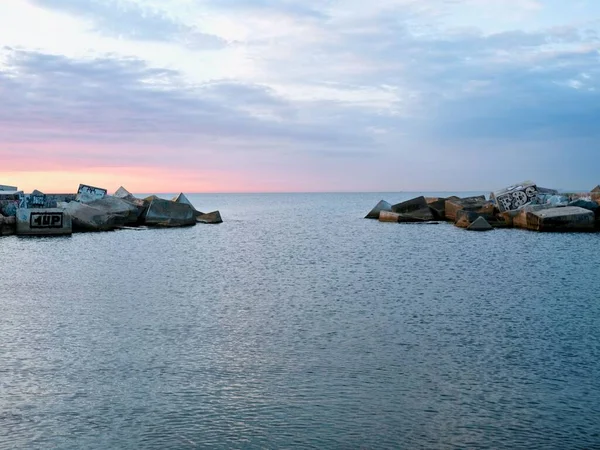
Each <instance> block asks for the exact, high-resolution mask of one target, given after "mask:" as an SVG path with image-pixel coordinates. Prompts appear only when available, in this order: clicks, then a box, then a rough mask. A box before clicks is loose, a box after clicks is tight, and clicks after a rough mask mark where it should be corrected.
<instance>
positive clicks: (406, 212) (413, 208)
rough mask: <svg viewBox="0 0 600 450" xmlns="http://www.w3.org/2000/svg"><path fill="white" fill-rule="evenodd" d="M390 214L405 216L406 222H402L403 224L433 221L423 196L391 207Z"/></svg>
mask: <svg viewBox="0 0 600 450" xmlns="http://www.w3.org/2000/svg"><path fill="white" fill-rule="evenodd" d="M392 212H395V213H397V214H401V215H402V216H405V218H406V220H402V221H403V222H421V221H428V220H435V217H434V216H433V213H432V212H431V208H430V207H429V204H428V203H427V200H426V199H425V197H423V196H421V197H416V198H413V199H411V200H408V201H405V202H402V203H398V204H396V205H392ZM411 218H412V219H414V220H411Z"/></svg>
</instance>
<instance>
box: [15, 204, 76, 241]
mask: <svg viewBox="0 0 600 450" xmlns="http://www.w3.org/2000/svg"><path fill="white" fill-rule="evenodd" d="M16 224H17V230H16V231H17V234H18V235H19V236H64V235H69V234H71V233H72V232H73V227H72V223H71V216H70V215H69V214H68V213H66V212H65V211H64V210H62V209H59V208H45V209H44V208H40V209H33V208H32V209H30V208H19V209H18V210H17V216H16Z"/></svg>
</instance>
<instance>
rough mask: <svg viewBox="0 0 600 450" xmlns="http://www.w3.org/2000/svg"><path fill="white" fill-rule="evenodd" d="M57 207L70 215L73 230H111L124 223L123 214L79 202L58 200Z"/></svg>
mask: <svg viewBox="0 0 600 450" xmlns="http://www.w3.org/2000/svg"><path fill="white" fill-rule="evenodd" d="M58 207H59V208H61V209H63V210H64V211H65V212H66V213H68V214H69V215H70V216H71V220H72V223H73V231H111V230H114V229H116V228H117V227H119V226H122V225H124V224H125V220H126V219H125V218H124V215H123V214H111V213H108V212H107V210H106V208H102V209H101V208H95V207H93V206H89V205H88V204H85V203H80V202H69V203H66V202H59V203H58Z"/></svg>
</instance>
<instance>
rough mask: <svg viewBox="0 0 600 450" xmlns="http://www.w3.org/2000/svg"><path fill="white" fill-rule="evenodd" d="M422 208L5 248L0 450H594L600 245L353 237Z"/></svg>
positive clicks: (264, 202) (0, 298)
mask: <svg viewBox="0 0 600 450" xmlns="http://www.w3.org/2000/svg"><path fill="white" fill-rule="evenodd" d="M412 196H414V194H408V193H405V194H399V193H396V194H389V193H388V194H383V193H379V194H377V193H368V194H220V195H216V194H211V195H208V194H206V195H190V196H189V197H190V199H191V200H192V201H193V203H194V204H195V205H196V206H197V208H198V209H201V210H203V211H212V210H215V209H220V210H221V213H222V215H223V218H224V220H225V222H224V223H223V224H221V225H198V226H195V227H191V228H183V229H165V230H158V229H157V230H144V231H117V232H110V233H88V234H75V235H73V236H72V237H69V238H18V237H14V236H12V237H5V238H0V270H1V275H0V448H1V449H13V448H16V449H50V448H52V449H107V448H115V449H140V448H144V449H166V448H182V449H185V448H190V449H192V448H319V449H325V448H333V449H338V448H340V449H352V448H357V449H358V448H360V449H380V448H410V449H412V448H440V449H451V448H474V449H475V448H489V449H497V448H515V449H517V448H528V449H535V448H539V449H552V448H555V449H574V448H582V449H583V448H599V447H600V301H599V300H600V293H599V292H600V289H599V286H600V284H599V283H600V251H599V249H600V234H568V233H559V234H540V233H534V232H526V231H520V230H494V231H493V232H489V233H472V232H467V231H465V230H462V229H458V228H455V227H453V226H452V225H448V224H439V225H421V224H390V223H379V222H378V221H372V220H364V219H363V218H362V217H363V216H364V215H365V214H366V213H367V212H368V211H369V210H370V209H371V208H372V207H373V206H374V205H375V204H376V203H377V202H378V201H379V200H380V199H382V198H384V199H386V200H388V201H390V202H392V203H394V202H398V201H400V200H403V199H407V198H409V197H412Z"/></svg>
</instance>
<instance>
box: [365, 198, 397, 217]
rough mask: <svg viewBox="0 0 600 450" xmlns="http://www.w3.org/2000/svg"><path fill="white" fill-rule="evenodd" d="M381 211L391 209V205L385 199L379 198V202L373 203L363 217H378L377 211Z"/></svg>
mask: <svg viewBox="0 0 600 450" xmlns="http://www.w3.org/2000/svg"><path fill="white" fill-rule="evenodd" d="M381 211H387V212H391V211H392V205H390V204H389V203H388V202H386V201H385V200H381V201H380V202H379V203H377V204H376V205H375V207H374V208H373V209H372V210H371V211H369V214H367V215H366V216H365V219H379V213H380V212H381Z"/></svg>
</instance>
